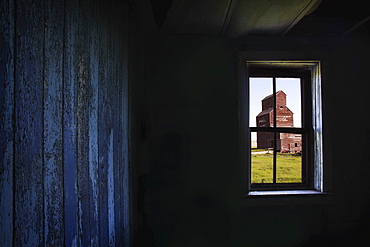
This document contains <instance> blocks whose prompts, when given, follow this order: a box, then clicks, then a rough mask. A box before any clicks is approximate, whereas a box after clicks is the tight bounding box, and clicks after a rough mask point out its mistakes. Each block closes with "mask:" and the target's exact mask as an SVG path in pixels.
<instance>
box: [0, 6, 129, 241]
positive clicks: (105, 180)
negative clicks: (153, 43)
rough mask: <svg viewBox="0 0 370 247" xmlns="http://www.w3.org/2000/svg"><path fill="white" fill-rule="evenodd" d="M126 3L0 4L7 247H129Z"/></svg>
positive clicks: (0, 236)
mask: <svg viewBox="0 0 370 247" xmlns="http://www.w3.org/2000/svg"><path fill="white" fill-rule="evenodd" d="M128 13H129V10H128V7H127V4H126V3H125V1H106V0H91V1H89V0H48V1H44V0H32V1H30V0H27V1H26V0H4V1H1V3H0V15H1V19H0V28H1V30H0V31H1V32H0V33H1V34H0V46H1V50H0V109H1V112H0V118H1V125H0V138H1V142H0V165H1V166H0V188H1V195H0V203H1V204H0V246H41V245H42V246H123V245H124V246H128V245H129V230H130V227H129V221H130V219H129V201H128V195H129V179H128V178H129V176H128V173H129V148H128V146H129V145H128V133H129V132H128V128H129V121H128V119H129V116H128V114H129V108H128V106H129V87H128V85H129V71H128V69H129V64H128V50H129V42H128V40H129V37H128V36H129V35H128V32H129V25H130V24H129V17H128Z"/></svg>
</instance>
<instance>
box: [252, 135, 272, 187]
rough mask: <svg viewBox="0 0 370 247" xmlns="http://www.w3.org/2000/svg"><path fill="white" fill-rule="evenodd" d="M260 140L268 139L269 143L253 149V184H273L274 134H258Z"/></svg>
mask: <svg viewBox="0 0 370 247" xmlns="http://www.w3.org/2000/svg"><path fill="white" fill-rule="evenodd" d="M256 134H257V136H258V138H259V139H260V140H261V138H266V139H267V141H266V142H265V143H263V145H261V144H259V147H257V148H252V149H251V168H252V178H251V180H252V183H272V182H273V152H272V148H271V147H273V139H274V137H273V135H274V134H273V133H268V132H258V133H256Z"/></svg>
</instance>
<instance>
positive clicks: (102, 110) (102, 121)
mask: <svg viewBox="0 0 370 247" xmlns="http://www.w3.org/2000/svg"><path fill="white" fill-rule="evenodd" d="M107 7H108V6H107V2H100V9H101V17H100V27H101V30H100V31H101V33H100V35H99V39H100V40H99V43H100V47H102V49H101V50H100V52H99V75H98V76H99V100H98V104H99V120H98V125H99V140H98V144H99V190H100V195H99V200H100V201H99V219H100V220H99V223H100V229H99V230H100V231H99V235H100V242H101V244H102V245H108V223H107V215H108V208H107V176H106V169H107V168H106V167H107V152H106V149H107V130H108V128H109V126H108V122H107V119H106V115H107V114H106V102H107V94H108V93H107V90H106V87H107V83H108V81H109V78H108V75H109V65H108V49H107V46H108V35H109V33H108V18H109V17H110V16H109V15H108V12H107Z"/></svg>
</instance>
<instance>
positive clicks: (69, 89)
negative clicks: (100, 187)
mask: <svg viewBox="0 0 370 247" xmlns="http://www.w3.org/2000/svg"><path fill="white" fill-rule="evenodd" d="M65 6H66V9H65V39H64V47H65V50H64V65H63V66H64V69H63V70H64V83H63V88H64V89H63V97H64V101H63V106H64V107H63V108H64V115H63V149H64V150H63V151H64V154H63V157H64V159H63V160H64V200H65V202H64V214H65V233H64V236H65V246H78V243H80V240H79V235H78V197H77V115H76V113H77V84H78V83H77V76H78V55H77V45H78V43H77V37H78V36H77V34H78V0H66V5H65Z"/></svg>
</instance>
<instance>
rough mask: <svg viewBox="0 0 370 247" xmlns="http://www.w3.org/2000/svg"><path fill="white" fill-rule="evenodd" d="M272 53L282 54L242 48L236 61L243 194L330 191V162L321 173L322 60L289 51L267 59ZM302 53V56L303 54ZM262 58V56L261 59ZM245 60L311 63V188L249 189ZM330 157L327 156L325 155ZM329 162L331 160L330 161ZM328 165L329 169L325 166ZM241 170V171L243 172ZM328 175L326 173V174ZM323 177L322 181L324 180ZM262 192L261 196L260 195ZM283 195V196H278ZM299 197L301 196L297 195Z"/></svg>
mask: <svg viewBox="0 0 370 247" xmlns="http://www.w3.org/2000/svg"><path fill="white" fill-rule="evenodd" d="M271 54H281V52H262V53H261V52H244V53H243V52H241V53H239V63H238V81H239V87H238V90H239V100H238V105H239V135H240V136H239V137H240V138H239V159H240V165H241V167H242V171H244V172H245V173H244V174H245V175H246V176H245V177H243V184H245V190H244V191H245V192H244V195H246V198H266V197H265V196H272V197H274V196H292V195H305V199H307V197H308V195H315V196H316V195H319V194H320V195H323V194H326V195H327V194H330V193H328V192H329V191H331V186H330V184H331V183H330V181H331V180H330V178H331V176H330V174H329V173H330V172H329V171H330V167H331V165H330V164H325V171H326V172H325V173H324V143H323V119H322V85H321V77H322V74H321V66H322V60H321V59H320V60H318V59H312V60H311V59H310V60H308V59H300V58H298V59H296V58H295V59H292V56H291V54H292V53H289V54H290V55H288V56H285V57H283V58H282V59H280V58H279V59H266V57H267V56H269V55H270V57H274V56H271ZM302 57H304V56H302ZM261 58H262V59H261ZM247 62H261V63H270V64H275V65H278V64H279V63H280V64H286V65H287V66H310V67H311V75H312V80H311V83H312V85H311V88H312V105H313V108H312V114H313V117H312V121H313V123H312V128H313V131H314V135H313V138H314V149H313V152H314V155H313V157H314V160H313V162H314V164H313V167H314V174H313V176H314V177H313V179H314V182H313V186H312V188H310V189H298V190H284V189H282V190H276V189H274V190H264V191H257V190H251V181H250V177H251V176H250V175H251V169H250V150H251V149H250V148H251V146H250V145H251V142H250V140H251V138H250V130H249V83H248V80H249V75H248V72H247V64H246V63H247ZM328 160H330V158H329V159H328ZM329 163H330V162H329ZM327 168H328V169H327ZM244 174H243V175H244ZM328 175H329V176H328ZM324 181H325V184H324ZM261 196H262V197H261ZM280 198H282V197H280ZM300 198H301V197H300Z"/></svg>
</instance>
